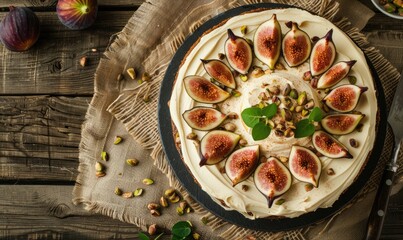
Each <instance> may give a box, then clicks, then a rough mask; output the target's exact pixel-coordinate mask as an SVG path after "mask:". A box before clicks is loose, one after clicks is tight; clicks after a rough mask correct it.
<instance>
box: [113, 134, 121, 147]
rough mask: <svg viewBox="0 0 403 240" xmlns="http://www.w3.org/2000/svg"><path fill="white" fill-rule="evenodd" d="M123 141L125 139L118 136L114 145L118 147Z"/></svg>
mask: <svg viewBox="0 0 403 240" xmlns="http://www.w3.org/2000/svg"><path fill="white" fill-rule="evenodd" d="M122 140H123V138H122V137H120V136H116V137H115V141H114V142H113V144H115V145H118V144H119V143H121V142H122Z"/></svg>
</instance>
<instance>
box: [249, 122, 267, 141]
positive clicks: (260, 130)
mask: <svg viewBox="0 0 403 240" xmlns="http://www.w3.org/2000/svg"><path fill="white" fill-rule="evenodd" d="M270 132H271V128H270V127H269V126H267V125H266V124H264V123H262V122H258V123H257V124H256V125H255V126H254V127H253V128H252V137H253V140H256V141H257V140H263V139H265V138H267V137H268V136H269V135H270Z"/></svg>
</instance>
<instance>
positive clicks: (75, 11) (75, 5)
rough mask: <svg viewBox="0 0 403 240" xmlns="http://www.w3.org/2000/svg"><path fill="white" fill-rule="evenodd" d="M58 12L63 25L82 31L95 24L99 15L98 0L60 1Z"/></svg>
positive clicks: (57, 7)
mask: <svg viewBox="0 0 403 240" xmlns="http://www.w3.org/2000/svg"><path fill="white" fill-rule="evenodd" d="M56 12H57V16H58V17H59V20H60V22H61V23H63V25H65V26H66V27H68V28H71V29H74V30H81V29H85V28H88V27H90V26H92V24H94V22H95V19H96V18H97V13H98V3H97V0H84V1H82V0H59V1H58V2H57V6H56Z"/></svg>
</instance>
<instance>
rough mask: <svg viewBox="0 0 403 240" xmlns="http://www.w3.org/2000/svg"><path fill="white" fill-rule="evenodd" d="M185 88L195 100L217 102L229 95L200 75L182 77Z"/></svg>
mask: <svg viewBox="0 0 403 240" xmlns="http://www.w3.org/2000/svg"><path fill="white" fill-rule="evenodd" d="M183 84H184V85H185V90H186V92H187V93H188V95H189V96H190V97H191V98H192V99H193V100H195V101H196V102H201V103H219V102H222V101H224V100H225V99H227V98H229V97H230V96H231V95H230V94H229V93H228V92H226V91H224V90H222V89H221V88H220V87H218V86H217V85H215V84H214V83H212V82H210V81H209V80H207V79H205V78H204V77H200V76H195V75H191V76H186V77H185V78H184V79H183Z"/></svg>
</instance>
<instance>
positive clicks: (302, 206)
mask: <svg viewBox="0 0 403 240" xmlns="http://www.w3.org/2000/svg"><path fill="white" fill-rule="evenodd" d="M273 13H276V14H277V19H278V20H279V22H280V25H281V28H282V33H283V34H285V32H286V31H288V28H287V27H286V26H285V23H286V22H288V21H294V22H297V23H298V24H299V26H300V28H301V29H302V30H304V31H305V32H307V33H308V35H309V36H310V37H312V36H319V37H322V36H324V35H325V34H326V33H327V32H328V31H329V30H330V29H331V28H333V40H334V42H335V45H336V49H337V57H336V61H335V62H338V61H340V60H357V63H356V64H355V65H354V66H353V68H352V70H351V72H350V74H349V75H354V76H355V77H356V78H357V85H359V86H366V87H368V91H367V92H365V93H364V94H363V95H362V96H361V99H360V102H359V104H358V106H357V108H356V110H358V111H360V112H362V113H363V114H365V115H366V117H365V118H364V119H363V120H362V123H363V128H362V131H361V132H358V131H354V132H353V133H351V134H348V135H345V136H341V137H340V138H339V140H340V141H341V142H342V143H343V144H344V145H345V146H347V147H348V148H349V150H350V153H351V154H352V155H353V156H354V158H353V159H329V158H327V157H321V158H320V159H321V161H322V175H321V177H320V181H319V187H318V188H314V189H313V190H311V191H309V192H307V191H306V190H305V185H306V183H303V182H300V181H298V180H295V179H294V180H293V183H292V186H291V188H290V190H289V191H288V192H286V193H285V194H284V195H282V196H281V198H283V199H285V200H286V201H285V202H284V203H283V204H282V205H276V204H273V206H272V207H271V208H268V206H267V200H266V198H265V197H264V196H263V195H262V194H261V193H260V192H258V190H257V189H256V187H255V186H254V183H253V178H252V177H249V178H248V179H247V180H246V181H244V182H242V183H240V184H238V185H237V186H235V187H232V184H231V181H230V180H229V179H228V177H227V176H226V174H223V173H221V172H220V167H221V166H222V165H223V163H220V164H218V165H214V166H203V167H200V166H199V161H200V158H199V155H198V152H197V149H196V148H195V146H194V144H193V143H192V141H190V140H187V139H186V135H187V134H189V133H190V132H192V129H191V128H190V127H189V126H188V125H187V124H186V123H185V121H184V120H183V118H182V113H183V112H184V111H186V110H188V109H190V108H192V107H193V106H195V105H201V104H199V103H195V102H194V101H193V100H192V99H191V98H190V97H189V95H188V94H187V93H186V91H185V89H184V86H183V82H182V80H183V78H184V77H185V76H188V75H199V76H204V77H206V78H209V77H208V75H207V73H206V72H205V70H204V69H203V66H202V64H201V61H200V59H217V56H218V53H222V52H224V49H223V48H224V42H225V40H226V39H227V33H226V30H227V29H228V28H230V29H232V30H233V31H234V33H235V34H236V35H239V36H242V34H241V33H240V27H241V26H243V25H246V26H247V28H248V33H247V35H246V36H245V37H246V38H249V39H252V38H253V34H254V32H255V29H256V28H257V27H258V26H259V24H261V23H262V22H264V21H267V20H268V19H269V18H270V17H271V16H272V14H273ZM280 61H281V62H282V63H283V65H284V66H286V64H285V63H284V60H283V59H282V58H280ZM253 65H261V63H259V62H258V61H257V60H256V59H254V64H253ZM261 66H263V65H261ZM263 67H264V68H265V69H267V66H263ZM287 68H288V67H287ZM307 70H308V63H304V64H303V65H301V66H299V67H297V68H292V69H289V68H288V69H287V70H285V71H284V70H283V71H282V70H276V72H275V73H272V74H269V75H264V76H262V77H261V78H259V79H249V81H247V82H245V83H244V82H242V81H240V80H239V78H238V77H237V86H238V87H237V89H238V90H239V91H240V92H242V93H243V95H242V96H241V97H238V98H235V97H231V98H229V99H228V100H226V101H225V102H224V103H223V104H221V105H220V106H221V111H223V112H224V113H228V112H237V113H240V112H241V111H242V110H243V109H244V108H246V107H249V106H250V105H251V104H254V103H253V101H254V99H253V98H254V97H251V96H250V95H248V93H249V92H251V91H257V90H256V89H259V88H260V86H261V82H262V81H264V82H269V83H270V82H272V81H278V82H279V83H280V84H281V83H283V82H284V81H287V82H288V83H290V84H291V85H293V86H294V87H295V88H297V89H298V90H300V91H301V90H305V91H307V93H308V96H309V98H313V99H314V100H315V101H316V102H317V101H318V100H319V99H321V97H322V95H321V96H319V95H318V93H317V91H312V90H311V88H310V86H309V84H308V83H306V82H304V81H303V80H302V79H301V77H302V74H303V72H305V71H307ZM346 83H348V81H347V80H346V79H344V80H342V81H341V82H340V83H339V84H338V85H341V84H346ZM376 106H377V102H376V96H375V88H374V85H373V80H372V76H371V73H370V70H369V68H368V66H367V63H366V60H365V57H364V55H363V53H362V52H361V50H360V49H359V48H358V47H356V45H355V44H354V43H353V42H352V40H351V39H350V38H349V37H348V36H347V35H346V34H345V33H343V32H342V31H340V30H339V29H338V28H336V27H335V26H334V25H333V24H332V23H331V22H329V21H327V20H325V19H323V18H321V17H318V16H314V15H312V14H310V13H308V12H306V11H303V10H299V9H272V10H267V11H262V12H255V13H247V14H243V15H240V16H237V17H234V18H231V19H229V20H228V21H227V22H226V23H225V24H223V25H222V26H220V27H218V28H216V29H214V30H213V31H211V32H210V33H208V34H206V35H205V36H203V37H202V38H201V39H200V42H199V43H198V44H197V45H196V46H195V47H194V48H193V49H192V50H191V52H190V53H189V55H188V56H187V57H186V59H185V61H184V63H183V65H182V66H181V68H180V70H179V72H178V76H177V79H176V83H175V86H174V88H173V92H172V96H171V101H170V112H171V116H172V121H173V122H174V124H175V126H176V127H177V129H178V132H179V137H180V140H181V143H182V144H181V151H182V155H183V159H184V161H185V163H186V165H187V166H188V167H189V169H190V171H191V172H192V175H193V176H194V178H195V179H196V180H197V182H198V183H199V185H200V186H201V188H202V189H203V190H204V191H206V192H207V193H208V194H209V195H210V196H211V197H212V198H213V199H214V200H217V199H220V200H222V201H224V202H225V204H226V205H227V206H228V209H234V210H237V211H239V212H241V213H242V214H244V215H245V217H247V218H251V219H253V218H263V217H268V216H285V217H290V218H291V217H297V216H299V215H301V214H304V213H306V212H311V211H315V210H316V209H318V208H327V207H331V206H332V204H333V203H334V202H335V201H336V200H337V199H338V198H339V196H340V194H342V193H343V191H344V190H345V189H346V188H348V187H349V186H350V184H351V183H352V182H353V181H354V179H355V178H356V177H357V175H358V173H359V172H360V169H361V168H362V166H363V164H364V162H365V160H366V158H367V155H368V153H369V151H371V149H372V146H373V144H374V139H375V125H376V112H377V107H376ZM231 121H232V122H234V123H235V124H236V125H237V130H236V133H239V134H241V135H242V137H243V138H245V139H246V140H247V141H248V144H249V145H253V144H259V145H260V147H261V150H262V154H264V155H266V156H288V154H289V151H290V146H291V145H292V144H298V145H306V144H310V143H309V142H310V139H309V138H305V139H295V138H289V140H287V141H284V139H278V138H276V137H275V136H274V134H273V133H272V134H271V135H270V136H269V137H268V138H267V139H265V140H262V141H256V142H255V141H253V139H252V137H251V136H250V134H249V131H250V130H249V128H247V127H245V126H243V124H242V120H241V119H236V120H231ZM196 133H197V134H198V136H199V139H201V137H202V136H203V135H204V134H205V132H198V131H196ZM350 138H355V139H356V140H358V142H359V147H358V148H352V147H350V144H349V139H350ZM286 165H288V164H286ZM328 168H333V169H334V172H335V173H336V174H335V175H332V176H329V175H328V174H327V173H326V170H327V169H328ZM242 185H247V186H249V190H248V191H247V192H245V191H243V190H242ZM248 212H249V213H252V214H253V216H251V215H250V214H248Z"/></svg>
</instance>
